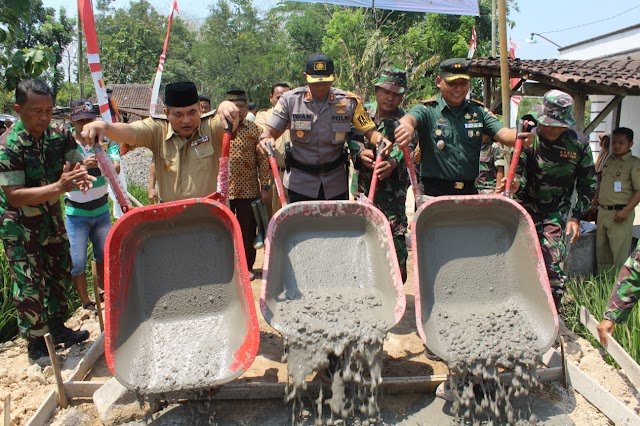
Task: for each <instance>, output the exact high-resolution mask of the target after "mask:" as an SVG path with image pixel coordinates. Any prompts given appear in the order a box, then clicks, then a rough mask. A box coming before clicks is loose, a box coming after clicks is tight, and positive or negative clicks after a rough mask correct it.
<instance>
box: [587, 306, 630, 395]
mask: <svg viewBox="0 0 640 426" xmlns="http://www.w3.org/2000/svg"><path fill="white" fill-rule="evenodd" d="M580 322H581V323H582V324H583V325H584V326H585V327H587V329H588V330H589V331H590V332H591V334H592V335H593V336H594V337H595V338H596V339H598V330H597V329H596V327H597V326H598V320H596V319H595V318H594V317H593V315H591V313H590V312H589V310H587V308H585V307H584V306H581V307H580ZM607 342H608V345H607V347H606V348H605V350H606V351H607V352H608V353H609V355H611V357H612V358H613V359H615V360H616V362H617V363H618V364H620V367H621V368H622V371H623V372H624V373H625V374H626V375H627V377H628V378H629V380H631V381H632V382H633V384H634V385H636V386H640V366H638V364H637V363H636V362H635V361H634V360H633V358H631V356H630V355H629V354H628V353H627V352H626V351H625V350H624V348H623V347H622V346H620V344H619V343H618V342H616V341H615V339H614V338H613V336H611V335H610V336H608V337H607Z"/></svg>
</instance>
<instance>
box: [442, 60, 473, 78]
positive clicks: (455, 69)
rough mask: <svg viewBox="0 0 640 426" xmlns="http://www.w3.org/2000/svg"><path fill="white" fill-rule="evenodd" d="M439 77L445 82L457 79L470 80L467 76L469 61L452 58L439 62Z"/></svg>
mask: <svg viewBox="0 0 640 426" xmlns="http://www.w3.org/2000/svg"><path fill="white" fill-rule="evenodd" d="M440 77H442V78H443V79H444V80H445V81H453V80H457V79H459V78H464V79H465V80H471V76H470V75H469V60H468V59H464V58H452V59H447V60H446V61H442V62H440Z"/></svg>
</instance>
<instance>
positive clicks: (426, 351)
mask: <svg viewBox="0 0 640 426" xmlns="http://www.w3.org/2000/svg"><path fill="white" fill-rule="evenodd" d="M424 354H425V356H426V357H427V359H430V360H431V361H442V358H440V357H439V356H438V355H436V354H434V353H433V352H431V351H430V350H429V348H427V347H426V346H425V348H424Z"/></svg>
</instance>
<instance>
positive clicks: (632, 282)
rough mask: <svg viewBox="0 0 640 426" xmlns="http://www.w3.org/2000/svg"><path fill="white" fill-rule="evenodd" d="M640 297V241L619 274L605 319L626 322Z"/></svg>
mask: <svg viewBox="0 0 640 426" xmlns="http://www.w3.org/2000/svg"><path fill="white" fill-rule="evenodd" d="M639 297H640V241H638V245H637V246H636V248H635V249H634V250H633V253H631V256H629V258H628V259H627V261H626V262H625V263H624V266H623V267H622V269H621V270H620V273H619V274H618V282H617V283H616V285H615V286H614V287H613V291H612V292H611V296H610V297H609V303H608V306H607V311H606V312H605V313H604V317H605V318H607V319H609V320H611V321H613V322H616V323H622V322H625V321H626V320H627V318H628V317H629V314H630V313H631V310H632V309H633V307H634V306H635V304H636V303H637V302H638V298H639Z"/></svg>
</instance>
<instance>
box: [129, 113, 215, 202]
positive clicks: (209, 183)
mask: <svg viewBox="0 0 640 426" xmlns="http://www.w3.org/2000/svg"><path fill="white" fill-rule="evenodd" d="M131 126H132V127H133V129H134V131H135V134H136V139H135V142H134V143H133V144H134V145H136V146H143V147H145V148H149V149H150V150H151V152H153V160H154V162H155V165H156V177H157V179H158V192H159V194H158V195H159V197H160V199H161V200H162V201H176V200H183V199H186V198H196V197H206V196H207V195H210V194H212V193H214V192H215V191H216V187H217V184H218V170H219V162H220V153H221V151H222V135H223V133H224V128H223V127H222V123H221V122H220V120H219V119H218V117H217V116H212V115H205V116H203V117H202V118H201V120H200V127H199V128H198V130H197V131H196V132H195V133H194V134H193V135H192V136H191V137H190V138H188V139H187V138H184V137H182V136H180V135H178V134H177V133H174V131H173V128H172V127H171V124H169V122H168V121H167V120H164V119H158V118H147V119H145V120H142V121H136V122H135V123H132V124H131Z"/></svg>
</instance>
